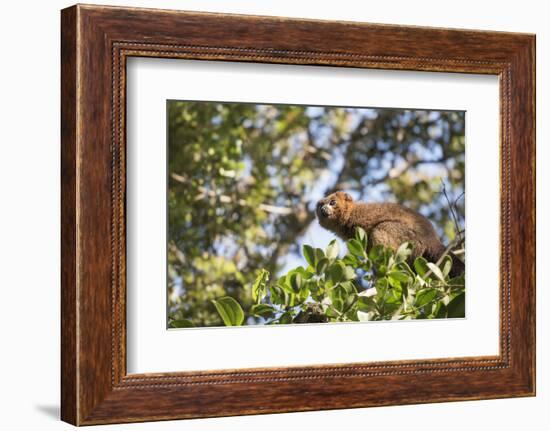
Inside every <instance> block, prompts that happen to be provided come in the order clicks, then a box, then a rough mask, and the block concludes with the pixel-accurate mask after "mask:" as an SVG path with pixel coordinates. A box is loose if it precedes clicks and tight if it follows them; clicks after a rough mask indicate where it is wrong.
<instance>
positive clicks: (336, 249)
mask: <svg viewBox="0 0 550 431" xmlns="http://www.w3.org/2000/svg"><path fill="white" fill-rule="evenodd" d="M339 253H340V246H339V245H338V243H337V242H336V240H335V239H333V240H332V241H331V242H330V243H329V245H328V247H327V252H326V254H327V259H329V260H334V259H336V258H337V257H338V254H339Z"/></svg>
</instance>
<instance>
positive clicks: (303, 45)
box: [61, 5, 535, 425]
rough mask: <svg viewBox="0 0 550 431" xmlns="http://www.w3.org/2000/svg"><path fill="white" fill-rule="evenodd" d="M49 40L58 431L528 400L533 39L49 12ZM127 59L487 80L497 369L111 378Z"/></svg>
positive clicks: (377, 366)
mask: <svg viewBox="0 0 550 431" xmlns="http://www.w3.org/2000/svg"><path fill="white" fill-rule="evenodd" d="M61 36H62V96H61V97H62V103H61V105H62V155H61V158H62V419H63V420H65V421H67V422H70V423H73V424H77V425H86V424H99V423H112V422H136V421H144V420H161V419H175V418H189V417H208V416H223V415H239V414H256V413H273V412H287V411H306V410H319V409H337V408H351V407H365V406H378V405H390V404H411V403H423V402H441V401H449V400H467V399H481V398H502V397H510V396H528V395H533V394H534V392H535V172H534V169H535V142H534V118H535V113H534V109H535V108H534V97H535V88H534V84H535V77H534V70H535V37H534V36H533V35H525V34H512V33H499V32H480V31H469V30H468V31H466V30H448V29H434V28H422V27H402V26H389V25H375V24H360V23H349V22H346V23H344V22H331V21H312V20H296V19H285V18H273V17H252V16H240V15H219V14H203V13H188V12H177V11H163V10H151V9H131V8H117V7H101V6H80V5H79V6H74V7H72V8H68V9H65V10H63V11H62V34H61ZM129 56H147V57H165V58H185V59H198V60H204V61H209V60H218V61H220V60H221V61H242V62H254V63H283V64H300V65H312V66H315V65H331V66H346V67H359V68H378V69H400V70H421V71H444V72H461V73H483V74H495V75H498V76H499V77H500V105H501V220H500V226H501V247H500V256H501V262H500V269H501V280H500V317H501V325H500V340H501V341H500V353H499V355H498V356H495V357H483V358H480V357H467V358H442V359H439V360H438V359H432V360H422V361H400V362H395V361H393V362H381V363H364V364H336V365H334V364H331V365H327V366H310V367H307V366H306V367H292V368H290V367H289V368H285V367H283V368H267V369H246V370H224V371H215V372H214V371H208V370H205V371H203V372H181V373H156V374H140V375H136V374H134V375H127V374H126V365H125V364H126V356H125V355H126V350H125V336H126V326H125V307H126V303H125V297H126V267H125V265H126V260H125V251H126V248H125V247H126V243H125V193H126V184H125V181H126V171H125V152H126V138H125V121H126V119H125V117H126V112H125V100H126V70H125V66H126V59H127V58H128V57H129ZM495 252H497V251H496V250H495ZM254 394H261V396H255V395H254Z"/></svg>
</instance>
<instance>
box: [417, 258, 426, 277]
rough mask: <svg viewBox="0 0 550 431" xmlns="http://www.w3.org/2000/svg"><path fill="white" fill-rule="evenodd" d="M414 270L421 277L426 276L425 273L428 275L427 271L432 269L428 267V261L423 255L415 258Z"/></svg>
mask: <svg viewBox="0 0 550 431" xmlns="http://www.w3.org/2000/svg"><path fill="white" fill-rule="evenodd" d="M414 270H415V271H416V273H417V274H418V275H419V276H420V277H424V275H426V273H427V272H428V271H429V270H430V268H429V267H428V261H427V260H426V259H424V258H423V257H422V256H420V257H417V258H416V259H415V260H414Z"/></svg>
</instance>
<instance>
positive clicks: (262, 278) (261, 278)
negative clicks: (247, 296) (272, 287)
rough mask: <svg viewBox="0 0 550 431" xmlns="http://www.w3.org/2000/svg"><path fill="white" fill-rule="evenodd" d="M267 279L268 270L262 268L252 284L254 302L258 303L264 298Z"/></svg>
mask: <svg viewBox="0 0 550 431" xmlns="http://www.w3.org/2000/svg"><path fill="white" fill-rule="evenodd" d="M268 280H269V271H267V270H265V269H262V270H261V271H260V273H259V274H258V276H257V277H256V280H254V283H253V284H252V300H253V301H254V302H256V304H259V303H260V302H262V300H263V299H264V298H265V295H266V294H267V281H268Z"/></svg>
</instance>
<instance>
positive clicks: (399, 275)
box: [387, 271, 409, 283]
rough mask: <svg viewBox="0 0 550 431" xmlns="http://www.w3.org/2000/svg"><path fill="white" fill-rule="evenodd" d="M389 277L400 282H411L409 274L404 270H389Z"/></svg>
mask: <svg viewBox="0 0 550 431" xmlns="http://www.w3.org/2000/svg"><path fill="white" fill-rule="evenodd" d="M387 276H388V278H390V279H393V280H395V281H398V282H400V283H408V282H409V274H407V273H406V272H403V271H390V272H388V275H387Z"/></svg>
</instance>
